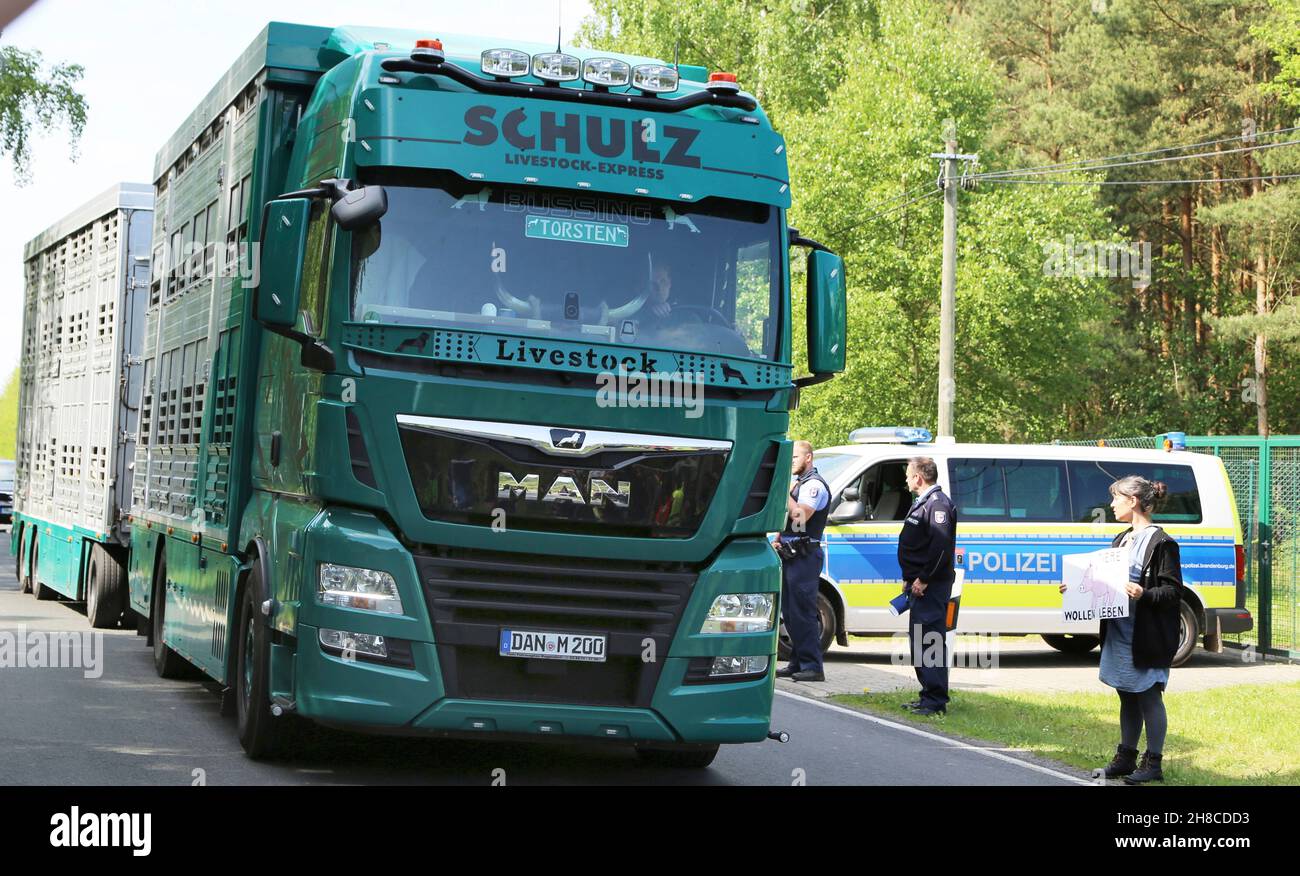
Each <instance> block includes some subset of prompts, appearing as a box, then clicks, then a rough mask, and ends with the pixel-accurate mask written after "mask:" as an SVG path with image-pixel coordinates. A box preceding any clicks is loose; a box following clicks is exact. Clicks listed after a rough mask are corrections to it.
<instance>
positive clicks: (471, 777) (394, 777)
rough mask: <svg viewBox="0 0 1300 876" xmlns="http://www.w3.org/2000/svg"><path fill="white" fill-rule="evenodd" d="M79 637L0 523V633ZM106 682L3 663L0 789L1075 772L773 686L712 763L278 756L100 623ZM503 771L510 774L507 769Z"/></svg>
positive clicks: (625, 757)
mask: <svg viewBox="0 0 1300 876" xmlns="http://www.w3.org/2000/svg"><path fill="white" fill-rule="evenodd" d="M17 627H23V628H25V629H26V631H27V633H28V634H29V635H30V634H32V633H36V632H48V631H63V630H73V631H86V630H90V625H89V623H88V622H87V620H86V616H85V606H84V605H83V604H81V603H74V602H37V601H36V600H35V599H33V598H32V596H31V595H30V594H20V593H19V592H18V584H17V581H16V579H15V577H14V565H13V559H12V557H11V556H10V555H9V536H8V532H7V527H6V528H3V530H0V629H11V630H12V629H15V628H17ZM102 641H103V645H102V650H101V651H100V654H101V660H100V664H99V665H100V667H101V669H102V674H100V675H99V677H87V673H86V671H85V670H83V669H74V668H57V669H56V668H32V667H13V666H0V784H42V785H45V784H54V785H189V784H196V783H199V781H200V780H202V782H203V783H205V784H209V785H275V784H312V785H329V784H358V783H376V784H439V785H488V784H492V783H493V782H494V781H495V782H496V783H498V784H499V783H501V782H503V781H504V783H505V784H507V785H542V784H547V785H572V784H596V785H644V784H654V785H669V784H705V785H795V784H806V785H809V786H813V785H1060V784H1072V783H1074V782H1075V781H1077V780H1078V778H1079V777H1078V776H1077V775H1076V774H1074V773H1070V772H1068V771H1067V772H1057V771H1056V770H1054V769H1052V768H1049V767H1044V766H1042V765H1041V764H1036V763H1030V762H1029V761H1028V760H1027V759H1024V758H1021V757H1019V756H1017V755H1015V754H1009V753H1006V752H1004V751H1000V750H999V751H994V750H991V749H984V750H980V749H976V748H973V747H971V746H968V745H965V744H961V743H956V744H954V743H953V742H950V741H948V740H945V739H943V738H942V737H938V736H935V735H933V734H929V733H926V732H924V731H917V730H915V729H913V728H908V727H904V726H902V725H897V724H894V723H893V722H889V721H885V720H883V719H879V718H874V717H868V716H863V715H861V714H859V713H856V712H851V711H849V710H846V709H841V708H839V707H836V706H832V705H828V704H823V703H818V702H813V701H810V700H805V699H803V698H801V697H797V696H792V695H790V694H786V693H780V694H778V696H777V699H776V703H775V706H774V708H773V726H774V727H775V728H779V729H782V730H786V731H788V732H789V733H790V736H791V740H790V742H788V743H786V744H784V745H782V744H780V743H777V742H764V743H761V744H755V745H740V746H724V747H723V749H722V751H721V752H720V753H719V754H718V757H717V759H716V760H715V761H714V762H713V766H712V767H710V768H709V769H707V770H695V771H690V770H670V769H653V768H649V767H645V766H642V765H641V764H640V763H639V762H638V761H637V759H636V756H635V755H634V754H633V753H632V752H631V751H628V750H625V749H611V748H606V747H603V746H578V745H557V744H542V743H538V744H515V743H488V742H461V741H447V740H425V739H411V738H394V737H380V736H365V735H360V734H351V733H342V732H337V731H332V730H325V729H322V728H313V730H312V732H311V733H310V734H309V735H308V737H307V738H306V739H305V740H304V743H303V745H302V747H301V748H300V749H299V750H298V751H297V752H296V753H295V755H294V756H293V757H292V758H291V759H289V760H286V761H281V762H275V763H258V762H255V761H252V760H249V759H248V758H247V757H245V756H244V753H243V751H242V749H240V747H239V742H238V740H237V739H236V737H235V726H234V719H233V718H229V717H222V716H221V715H220V714H219V699H218V696H217V694H216V693H215V690H214V689H212V688H211V687H210V686H207V685H205V684H203V683H201V682H200V681H198V680H194V681H168V680H164V679H160V678H158V677H157V675H156V674H155V673H154V669H153V662H152V660H151V657H150V651H149V649H148V648H146V647H145V644H144V639H143V638H141V637H137V636H136V635H135V633H134V632H133V631H127V630H115V631H104V633H103V640H102ZM501 771H504V772H501Z"/></svg>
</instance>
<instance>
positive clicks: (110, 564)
mask: <svg viewBox="0 0 1300 876" xmlns="http://www.w3.org/2000/svg"><path fill="white" fill-rule="evenodd" d="M125 584H126V575H125V574H124V573H123V570H122V566H121V565H120V564H119V563H118V561H117V558H116V557H114V556H113V555H112V554H110V553H109V552H108V551H107V550H105V549H104V546H103V545H101V544H98V543H96V544H95V545H94V547H92V548H91V549H90V567H89V569H88V570H87V572H86V617H87V619H89V620H90V625H91V626H92V627H96V628H97V629H101V630H107V629H113V628H116V627H117V625H118V621H120V620H121V618H122V607H123V603H124V602H125V599H124V597H125V589H126V587H125Z"/></svg>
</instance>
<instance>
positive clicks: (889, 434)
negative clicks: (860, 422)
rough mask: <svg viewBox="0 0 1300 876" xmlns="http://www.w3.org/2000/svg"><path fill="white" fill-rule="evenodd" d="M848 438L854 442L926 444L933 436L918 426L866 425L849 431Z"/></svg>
mask: <svg viewBox="0 0 1300 876" xmlns="http://www.w3.org/2000/svg"><path fill="white" fill-rule="evenodd" d="M849 440H850V441H852V442H853V443H854V444H928V443H930V442H931V441H933V440H934V436H932V435H931V434H930V430H929V429H922V428H920V427H918V426H867V427H864V428H862V429H854V430H853V431H852V432H850V433H849Z"/></svg>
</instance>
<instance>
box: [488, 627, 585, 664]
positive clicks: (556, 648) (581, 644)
mask: <svg viewBox="0 0 1300 876" xmlns="http://www.w3.org/2000/svg"><path fill="white" fill-rule="evenodd" d="M498 653H499V654H500V655H501V656H502V657H531V658H541V659H543V660H586V661H589V662H592V663H604V662H605V637H604V636H598V635H592V634H590V633H540V632H535V631H533V630H502V631H501V647H500V650H499V651H498Z"/></svg>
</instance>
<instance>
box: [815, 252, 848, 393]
mask: <svg viewBox="0 0 1300 876" xmlns="http://www.w3.org/2000/svg"><path fill="white" fill-rule="evenodd" d="M847 337H848V295H847V292H846V284H845V279H844V260H843V259H842V258H840V257H839V256H837V255H835V254H834V253H832V252H827V251H825V250H820V249H814V250H813V251H812V252H810V253H808V369H809V370H810V371H812V373H813V376H814V377H820V376H821V375H826V377H829V376H830V375H831V374H838V373H840V372H841V371H843V370H844V363H845V342H846V340H847ZM822 379H826V378H825V377H823V378H822Z"/></svg>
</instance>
